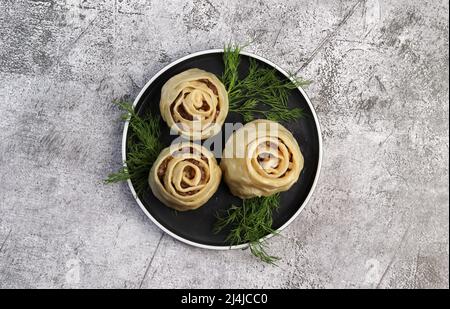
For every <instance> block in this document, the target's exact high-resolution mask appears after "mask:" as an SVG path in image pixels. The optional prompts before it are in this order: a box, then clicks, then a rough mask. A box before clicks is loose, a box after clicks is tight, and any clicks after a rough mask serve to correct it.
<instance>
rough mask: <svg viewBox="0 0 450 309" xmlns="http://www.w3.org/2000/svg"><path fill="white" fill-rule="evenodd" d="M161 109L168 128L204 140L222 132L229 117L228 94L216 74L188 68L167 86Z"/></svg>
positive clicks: (166, 84) (162, 92)
mask: <svg viewBox="0 0 450 309" xmlns="http://www.w3.org/2000/svg"><path fill="white" fill-rule="evenodd" d="M159 107H160V110H161V115H162V118H163V119H164V121H166V122H167V124H168V125H169V127H171V128H175V130H176V131H177V132H178V133H179V134H181V135H183V136H185V137H187V138H189V139H191V140H202V139H206V138H208V137H210V136H213V135H216V134H217V133H219V131H220V129H221V127H222V125H223V123H224V121H225V118H226V116H227V114H228V94H227V91H226V89H225V86H224V85H223V84H222V83H221V82H220V80H219V79H218V78H217V77H216V76H215V75H214V74H212V73H209V72H206V71H203V70H200V69H189V70H187V71H184V72H182V73H180V74H178V75H175V76H173V77H172V78H170V79H169V80H168V81H167V82H166V83H165V84H164V86H163V87H162V90H161V100H160V104H159Z"/></svg>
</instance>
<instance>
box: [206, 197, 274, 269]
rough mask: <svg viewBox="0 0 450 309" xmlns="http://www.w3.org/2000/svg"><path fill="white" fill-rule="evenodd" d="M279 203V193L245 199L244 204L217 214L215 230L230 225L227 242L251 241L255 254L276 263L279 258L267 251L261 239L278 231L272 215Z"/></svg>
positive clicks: (266, 260)
mask: <svg viewBox="0 0 450 309" xmlns="http://www.w3.org/2000/svg"><path fill="white" fill-rule="evenodd" d="M279 205H280V195H279V194H274V195H271V196H268V197H254V198H251V199H245V200H243V202H242V206H236V205H232V206H231V207H230V209H228V210H227V211H226V212H225V214H223V215H218V216H217V222H216V224H215V226H214V232H215V233H219V232H220V231H222V230H223V229H225V228H226V227H229V228H230V233H229V234H228V236H227V238H226V240H225V241H226V242H227V243H229V244H231V245H238V244H241V243H249V247H250V251H251V253H252V254H253V255H255V256H256V257H258V258H259V259H261V260H262V261H264V262H267V263H271V264H274V263H275V261H276V260H278V258H277V257H275V256H271V255H269V254H268V253H267V251H266V245H265V243H264V242H263V241H261V240H260V239H261V238H263V237H264V236H266V235H268V234H271V233H276V231H275V230H274V229H273V228H272V223H273V219H272V215H273V211H274V210H276V209H278V207H279Z"/></svg>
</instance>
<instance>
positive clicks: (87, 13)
mask: <svg viewBox="0 0 450 309" xmlns="http://www.w3.org/2000/svg"><path fill="white" fill-rule="evenodd" d="M448 13H449V4H448V1H447V0H444V1H436V0H433V1H431V0H428V1H420V0H414V1H411V0H398V1H387V0H366V1H359V0H341V1H325V0H320V1H309V0H302V1H299V0H290V1H276V0H263V1H238V0H233V1H230V0H221V1H213V0H194V1H168V0H166V1H156V0H151V1H144V0H115V1H114V0H111V1H106V0H103V1H94V0H84V1H82V0H66V1H64V0H47V1H44V0H42V1H31V0H19V1H16V0H14V1H13V0H9V1H8V0H0V25H1V27H0V287H3V288H9V287H12V288H18V287H63V288H72V287H73V288H77V287H119V288H120V287H123V288H138V287H142V288H156V287H167V288H172V287H176V288H183V287H192V288H202V287H203V288H208V287H217V288H229V287H235V288H237V287H248V288H262V287H265V288H272V287H273V288H276V287H282V288H324V287H328V288H330V287H337V288H346V287H349V288H352V287H358V288H360V287H369V288H377V287H378V288H413V287H416V288H430V287H440V288H444V287H446V288H448V287H449V279H448V274H449V273H448V272H449V205H448V203H449V182H448V176H449V173H448V171H449V161H448V158H449V148H448V147H449V123H448V121H449V118H448V112H449V103H448V98H449V78H448V74H449V51H448V47H449V32H448V30H449V28H448ZM230 40H231V41H234V42H247V41H252V42H253V43H251V44H250V46H249V47H248V48H247V50H249V51H253V52H255V53H257V54H260V55H262V56H265V57H267V58H269V59H270V60H272V61H274V62H275V63H277V64H279V65H280V66H281V67H283V68H284V69H286V70H290V71H296V70H299V74H300V75H302V76H304V77H305V78H308V79H312V80H314V84H313V85H312V86H310V87H309V88H308V89H307V92H308V94H309V96H310V97H311V100H312V102H313V105H314V106H315V107H316V109H317V112H318V115H319V118H320V120H321V124H322V129H323V137H324V147H325V153H324V162H323V170H322V174H321V178H320V181H319V184H318V187H317V190H316V192H315V194H314V197H313V199H312V201H311V202H310V204H309V205H308V206H307V207H306V208H305V210H304V212H303V213H302V214H301V216H300V217H299V218H298V219H297V220H296V221H295V222H294V223H293V224H292V225H291V226H290V227H289V228H287V229H286V230H285V232H283V234H282V236H280V237H276V238H273V239H272V240H271V241H270V246H271V250H272V251H273V252H276V253H277V254H278V255H280V256H282V257H283V260H282V261H281V262H280V263H279V266H278V267H273V266H268V265H264V264H262V263H259V262H257V261H256V260H255V259H254V258H253V257H252V256H251V255H250V254H249V252H248V251H232V252H216V251H208V250H202V249H197V248H193V247H190V246H187V245H184V244H182V243H180V242H178V241H175V240H173V239H172V238H171V237H169V236H167V235H164V234H163V233H162V232H161V231H160V230H159V229H158V228H157V227H156V226H155V225H154V224H152V223H151V222H150V220H148V219H147V218H146V217H145V216H144V214H143V213H142V212H141V210H140V209H139V208H138V206H137V205H136V203H135V202H134V200H133V198H132V196H131V194H130V193H129V191H128V189H127V187H126V185H112V186H108V185H104V184H102V181H101V180H102V179H103V178H104V177H105V175H107V173H108V172H110V171H112V170H114V169H116V168H117V167H118V166H119V165H120V143H121V130H122V124H121V123H119V122H117V121H116V119H117V118H118V115H119V112H118V111H117V109H116V108H114V107H113V106H112V104H111V103H110V102H111V99H113V98H118V97H123V96H129V97H131V98H133V97H134V96H135V95H136V94H137V93H138V91H139V89H140V88H141V87H142V86H143V85H144V84H145V83H146V81H147V80H148V79H149V78H151V76H152V75H153V74H154V73H155V72H157V71H158V70H159V69H161V68H162V67H163V66H165V65H166V64H168V63H170V62H171V61H172V60H174V59H177V58H178V57H180V56H184V55H186V54H189V53H191V52H194V51H198V50H203V49H208V48H219V47H222V46H223V44H224V43H225V42H228V41H230Z"/></svg>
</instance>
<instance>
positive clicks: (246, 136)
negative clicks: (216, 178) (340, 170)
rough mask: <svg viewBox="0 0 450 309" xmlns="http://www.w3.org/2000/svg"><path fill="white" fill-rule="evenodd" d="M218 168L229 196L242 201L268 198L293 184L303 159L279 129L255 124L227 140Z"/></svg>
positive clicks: (271, 124)
mask: <svg viewBox="0 0 450 309" xmlns="http://www.w3.org/2000/svg"><path fill="white" fill-rule="evenodd" d="M220 167H221V169H222V172H223V174H224V179H225V182H226V183H227V185H228V187H229V188H230V190H231V193H232V194H233V195H236V196H238V197H240V198H243V199H246V198H251V197H255V196H269V195H272V194H274V193H277V192H282V191H286V190H289V188H290V187H291V186H292V185H293V184H294V183H295V182H297V180H298V178H299V176H300V172H301V171H302V169H303V155H302V153H301V151H300V147H299V146H298V144H297V141H296V140H295V138H294V136H293V135H292V134H291V133H290V132H289V131H288V130H287V129H286V128H284V127H283V126H282V125H280V124H278V123H276V122H273V121H269V120H255V121H252V122H249V123H247V124H246V125H245V126H244V127H242V128H240V129H239V130H237V131H236V132H234V133H233V134H232V135H231V136H230V138H229V139H228V141H227V143H226V144H225V149H224V152H223V157H222V161H221V162H220Z"/></svg>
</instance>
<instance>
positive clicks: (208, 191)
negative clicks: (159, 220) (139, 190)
mask: <svg viewBox="0 0 450 309" xmlns="http://www.w3.org/2000/svg"><path fill="white" fill-rule="evenodd" d="M221 176H222V172H221V170H220V167H219V165H218V164H217V161H216V159H215V158H214V156H213V154H212V153H211V152H210V151H209V150H208V149H206V148H205V147H203V146H201V145H198V144H194V143H191V142H183V143H179V144H176V145H171V146H170V147H167V148H165V149H163V150H162V151H161V153H160V154H159V156H158V158H157V159H156V161H155V163H154V164H153V166H152V168H151V170H150V175H149V184H150V188H151V189H152V192H153V194H154V195H155V196H156V197H157V198H158V199H159V200H160V201H161V202H163V203H164V204H165V205H166V206H168V207H171V208H174V209H176V210H180V211H185V210H191V209H196V208H199V207H200V206H203V205H204V204H205V203H206V202H207V201H208V200H209V199H210V198H211V196H213V194H214V193H215V192H216V191H217V188H218V187H219V184H220V179H221Z"/></svg>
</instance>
